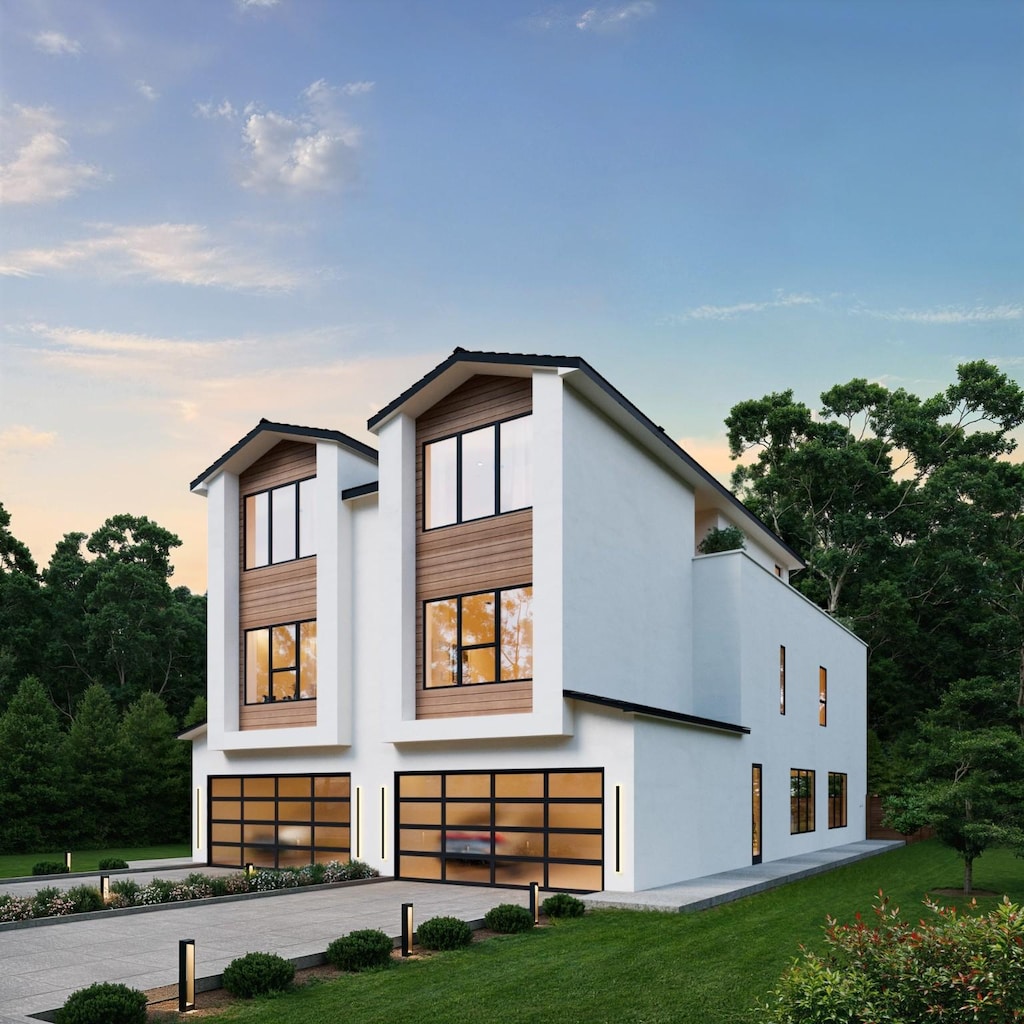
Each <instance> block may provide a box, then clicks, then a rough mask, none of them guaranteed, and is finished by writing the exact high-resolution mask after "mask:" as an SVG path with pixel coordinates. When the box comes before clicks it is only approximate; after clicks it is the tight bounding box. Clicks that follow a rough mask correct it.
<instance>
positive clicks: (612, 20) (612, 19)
mask: <svg viewBox="0 0 1024 1024" xmlns="http://www.w3.org/2000/svg"><path fill="white" fill-rule="evenodd" d="M655 10H656V8H655V5H654V4H653V3H652V0H634V2H632V3H628V4H614V5H611V6H607V7H588V8H587V10H585V11H583V12H582V13H581V14H580V15H579V16H578V17H577V18H576V27H577V28H578V29H579V30H580V31H581V32H614V31H615V30H616V29H621V28H624V27H625V26H626V25H628V24H629V23H630V22H633V21H636V20H638V19H640V18H649V17H651V15H653V14H654V12H655Z"/></svg>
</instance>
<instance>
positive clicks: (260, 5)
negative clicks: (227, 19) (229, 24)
mask: <svg viewBox="0 0 1024 1024" xmlns="http://www.w3.org/2000/svg"><path fill="white" fill-rule="evenodd" d="M280 2H281V0H235V3H236V4H237V6H238V9H239V10H240V11H259V10H264V11H266V10H270V8H271V7H277V5H278V4H279V3H280Z"/></svg>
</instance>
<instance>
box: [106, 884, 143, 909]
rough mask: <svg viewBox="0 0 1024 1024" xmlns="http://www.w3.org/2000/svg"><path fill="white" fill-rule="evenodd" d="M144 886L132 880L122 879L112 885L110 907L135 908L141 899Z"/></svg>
mask: <svg viewBox="0 0 1024 1024" xmlns="http://www.w3.org/2000/svg"><path fill="white" fill-rule="evenodd" d="M141 891H142V886H140V885H139V883H138V882H134V881H132V879H130V878H122V879H119V880H118V881H116V882H111V883H110V896H111V899H110V905H111V906H112V907H131V906H134V905H135V903H136V901H137V900H138V898H139V893H140V892H141Z"/></svg>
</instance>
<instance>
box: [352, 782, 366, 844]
mask: <svg viewBox="0 0 1024 1024" xmlns="http://www.w3.org/2000/svg"><path fill="white" fill-rule="evenodd" d="M353 824H354V825H355V830H354V831H355V842H354V843H353V844H352V846H353V852H354V853H355V856H356V859H357V860H359V859H360V858H362V856H363V787H362V786H356V807H355V821H354V822H353Z"/></svg>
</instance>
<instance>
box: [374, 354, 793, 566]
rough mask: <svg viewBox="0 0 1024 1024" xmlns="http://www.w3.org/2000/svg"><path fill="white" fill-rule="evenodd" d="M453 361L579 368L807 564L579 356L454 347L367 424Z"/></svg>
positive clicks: (707, 481)
mask: <svg viewBox="0 0 1024 1024" xmlns="http://www.w3.org/2000/svg"><path fill="white" fill-rule="evenodd" d="M456 363H483V364H487V363H492V364H493V363H504V364H506V365H513V366H551V367H564V368H566V369H571V370H579V371H580V372H581V373H583V374H585V375H586V376H587V378H588V379H589V380H591V381H592V382H593V383H594V384H596V385H597V386H598V387H599V388H600V389H601V390H602V391H604V393H605V394H606V395H608V397H609V398H611V399H612V401H614V402H615V403H616V404H617V405H618V406H620V407H621V408H622V409H623V410H625V411H626V412H628V413H629V414H630V416H632V417H633V419H635V420H636V421H637V422H638V423H639V424H641V425H642V426H643V427H645V428H646V429H647V430H648V431H650V433H651V434H652V435H653V436H654V437H656V438H657V439H658V440H659V441H660V442H661V443H662V444H663V445H665V447H666V448H668V450H669V451H670V452H671V453H672V454H673V455H674V456H675V457H676V458H679V459H682V460H683V461H684V462H685V463H686V464H687V465H688V466H689V467H690V468H691V469H692V470H693V471H694V472H695V473H696V474H697V475H698V476H700V477H701V478H702V479H703V480H704V481H705V483H707V485H708V486H709V487H711V488H713V489H714V490H715V491H717V492H718V493H719V494H720V495H721V496H722V497H723V498H725V499H726V500H727V501H728V502H729V503H730V504H731V505H734V506H736V507H738V508H739V509H740V510H741V511H742V512H743V514H744V515H746V516H748V517H749V518H750V519H751V520H753V522H755V523H757V524H758V525H759V526H761V527H763V528H764V529H765V530H766V531H767V532H768V533H770V534H771V535H772V536H773V537H775V538H776V540H778V542H779V543H780V544H781V545H782V547H783V548H785V549H786V551H788V552H789V553H790V554H791V555H792V556H793V558H794V559H796V560H797V561H798V562H799V563H800V565H806V564H807V563H806V562H805V561H804V559H803V558H802V557H801V556H800V554H799V553H798V552H796V551H794V550H793V548H791V547H790V546H789V545H788V544H787V543H786V542H785V541H784V540H783V539H782V538H781V537H779V536H778V534H776V533H775V531H774V530H773V529H772V528H771V527H770V526H769V525H768V524H767V523H766V522H765V521H764V520H763V519H761V517H760V516H758V515H756V514H755V513H754V512H752V511H751V510H750V509H749V508H747V506H746V505H744V504H743V502H742V501H740V499H739V498H737V497H736V495H735V494H733V493H732V491H730V490H729V488H728V487H726V486H725V484H723V483H722V482H721V481H720V480H718V479H717V478H716V477H714V476H712V475H711V473H709V472H708V471H707V470H706V469H705V468H704V467H703V466H702V465H701V464H700V463H699V462H697V461H696V460H695V459H694V458H693V456H692V455H689V454H688V453H687V452H686V451H685V450H684V449H682V448H680V447H679V445H677V444H676V443H675V441H673V440H672V438H671V437H669V435H668V434H667V433H665V430H664V428H663V427H659V426H658V425H657V424H656V423H655V422H654V421H653V420H652V419H651V418H650V417H649V416H647V415H646V414H645V413H643V412H641V411H640V409H638V408H637V407H636V406H635V405H634V404H633V403H632V402H631V401H630V400H629V399H628V398H627V397H626V396H625V395H624V394H623V393H622V392H621V391H619V389H618V388H616V387H615V386H614V385H613V384H611V383H610V382H609V381H608V380H607V379H606V378H604V377H602V376H601V374H599V373H598V372H597V370H595V369H594V368H593V367H592V366H591V365H590V363H588V362H587V361H586V360H585V359H583V358H582V357H581V356H543V355H522V354H520V353H505V352H471V351H469V350H468V349H464V348H457V349H455V350H454V351H453V352H452V354H451V355H450V356H449V357H448V358H447V359H446V360H445V361H444V362H443V363H440V364H439V365H438V366H435V367H434V369H433V370H431V371H430V373H428V374H427V375H426V376H424V377H421V378H420V379H419V380H418V381H417V382H416V383H415V384H413V385H412V387H410V388H406V390H405V391H403V392H402V394H400V395H399V396H398V397H397V398H396V399H395V400H394V401H393V402H389V403H388V404H387V405H386V406H385V407H384V408H383V409H381V411H380V412H379V413H377V414H376V415H375V416H373V417H372V418H371V419H370V420H369V421H368V422H367V426H368V427H369V428H370V429H371V430H372V429H373V427H374V426H376V424H377V423H379V422H380V421H381V420H382V419H384V418H385V417H386V416H388V415H389V414H390V413H392V412H393V411H394V410H395V409H397V408H398V407H399V406H401V405H403V404H404V403H405V402H407V401H408V400H409V399H410V398H412V396H413V395H415V394H416V393H417V392H418V391H421V390H422V389H423V388H425V387H426V386H427V385H428V384H429V383H430V382H431V381H433V380H436V379H437V378H438V377H440V376H441V374H443V373H444V372H445V371H447V370H448V369H450V368H451V367H452V366H454V365H455V364H456Z"/></svg>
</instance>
